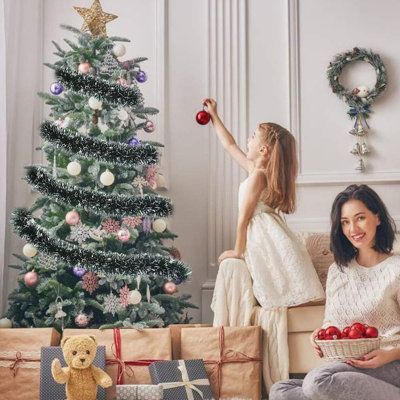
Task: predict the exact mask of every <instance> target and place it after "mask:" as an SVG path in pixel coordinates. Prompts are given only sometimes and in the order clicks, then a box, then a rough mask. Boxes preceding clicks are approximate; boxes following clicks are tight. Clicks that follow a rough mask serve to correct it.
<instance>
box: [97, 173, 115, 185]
mask: <svg viewBox="0 0 400 400" xmlns="http://www.w3.org/2000/svg"><path fill="white" fill-rule="evenodd" d="M114 181H115V176H114V174H113V173H112V172H111V171H109V170H108V169H106V170H105V171H104V172H103V173H102V174H101V175H100V182H101V183H102V184H103V185H104V186H111V185H112V184H113V183H114Z"/></svg>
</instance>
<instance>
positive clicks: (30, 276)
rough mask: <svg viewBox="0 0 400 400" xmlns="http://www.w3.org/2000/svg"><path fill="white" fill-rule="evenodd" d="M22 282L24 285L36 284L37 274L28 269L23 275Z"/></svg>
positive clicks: (37, 280)
mask: <svg viewBox="0 0 400 400" xmlns="http://www.w3.org/2000/svg"><path fill="white" fill-rule="evenodd" d="M24 282H25V285H26V286H29V287H33V286H36V285H37V284H38V282H39V275H38V274H37V273H36V272H35V271H29V272H27V273H26V274H25V275H24Z"/></svg>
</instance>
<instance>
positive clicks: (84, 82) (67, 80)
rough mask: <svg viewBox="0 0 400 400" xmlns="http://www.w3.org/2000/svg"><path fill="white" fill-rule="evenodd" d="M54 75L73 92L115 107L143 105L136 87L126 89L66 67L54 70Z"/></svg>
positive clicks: (140, 94) (141, 97)
mask: <svg viewBox="0 0 400 400" xmlns="http://www.w3.org/2000/svg"><path fill="white" fill-rule="evenodd" d="M55 74H56V77H57V78H58V79H59V80H60V82H62V83H63V84H64V85H65V86H66V87H67V88H68V89H71V90H74V91H75V92H83V93H84V94H89V95H90V96H94V97H96V98H98V99H99V100H106V101H108V102H109V103H112V104H115V105H118V104H121V105H123V106H129V107H137V106H142V105H143V96H142V93H141V92H140V90H139V89H138V88H137V86H136V85H134V86H133V88H132V87H129V88H128V87H125V86H122V85H120V84H118V83H109V82H107V81H105V80H103V79H99V78H95V77H93V76H91V75H84V74H79V73H77V72H74V71H71V70H70V69H69V68H66V67H60V68H56V70H55Z"/></svg>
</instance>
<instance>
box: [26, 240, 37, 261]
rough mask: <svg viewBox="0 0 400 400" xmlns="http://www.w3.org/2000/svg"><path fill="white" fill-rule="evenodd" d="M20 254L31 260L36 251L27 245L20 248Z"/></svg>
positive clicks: (33, 247)
mask: <svg viewBox="0 0 400 400" xmlns="http://www.w3.org/2000/svg"><path fill="white" fill-rule="evenodd" d="M22 253H23V254H24V256H25V257H28V258H33V257H35V256H36V254H37V249H36V247H35V246H33V245H31V244H30V243H27V244H26V245H25V246H24V247H23V248H22Z"/></svg>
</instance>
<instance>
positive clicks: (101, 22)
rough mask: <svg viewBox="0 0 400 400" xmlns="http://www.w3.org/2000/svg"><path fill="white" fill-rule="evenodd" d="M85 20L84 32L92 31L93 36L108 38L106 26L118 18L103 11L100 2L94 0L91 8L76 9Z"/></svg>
mask: <svg viewBox="0 0 400 400" xmlns="http://www.w3.org/2000/svg"><path fill="white" fill-rule="evenodd" d="M74 8H75V10H76V11H77V12H78V14H79V15H80V16H81V17H82V18H83V19H84V21H85V22H84V23H83V26H82V31H83V32H86V31H90V33H91V34H92V35H93V36H107V29H106V24H107V23H109V22H111V21H113V20H114V19H116V18H118V17H117V16H116V15H113V14H107V13H105V12H104V11H103V9H102V7H101V4H100V0H94V1H93V4H92V6H91V7H90V8H82V7H74Z"/></svg>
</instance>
